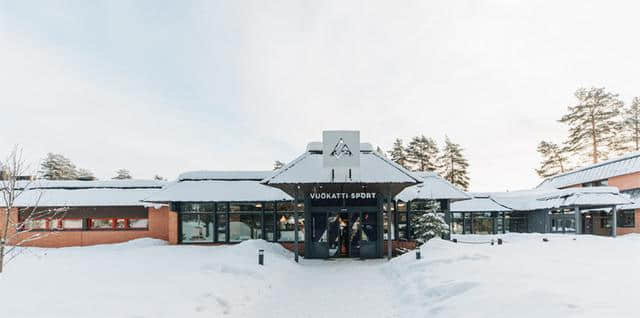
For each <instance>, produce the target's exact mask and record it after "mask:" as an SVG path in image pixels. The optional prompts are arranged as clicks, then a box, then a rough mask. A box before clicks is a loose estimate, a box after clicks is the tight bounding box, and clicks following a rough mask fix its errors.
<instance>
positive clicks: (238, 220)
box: [229, 212, 262, 242]
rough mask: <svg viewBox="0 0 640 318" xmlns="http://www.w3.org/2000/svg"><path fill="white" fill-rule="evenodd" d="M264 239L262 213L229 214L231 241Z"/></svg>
mask: <svg viewBox="0 0 640 318" xmlns="http://www.w3.org/2000/svg"><path fill="white" fill-rule="evenodd" d="M259 238H262V222H261V212H232V213H229V241H230V242H241V241H245V240H250V239H259Z"/></svg>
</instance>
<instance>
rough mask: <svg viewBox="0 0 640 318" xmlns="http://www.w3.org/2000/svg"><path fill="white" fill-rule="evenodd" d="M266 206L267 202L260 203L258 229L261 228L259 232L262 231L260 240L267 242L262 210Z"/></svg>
mask: <svg viewBox="0 0 640 318" xmlns="http://www.w3.org/2000/svg"><path fill="white" fill-rule="evenodd" d="M266 206H267V202H262V210H261V211H260V227H261V231H262V235H261V236H262V239H263V240H265V241H266V240H267V231H266V230H265V226H264V209H265V207H266Z"/></svg>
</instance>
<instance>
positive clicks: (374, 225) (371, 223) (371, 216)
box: [362, 212, 378, 242]
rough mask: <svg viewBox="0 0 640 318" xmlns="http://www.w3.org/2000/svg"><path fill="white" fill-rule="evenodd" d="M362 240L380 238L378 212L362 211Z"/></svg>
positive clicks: (374, 240) (372, 240)
mask: <svg viewBox="0 0 640 318" xmlns="http://www.w3.org/2000/svg"><path fill="white" fill-rule="evenodd" d="M362 240H363V241H369V242H376V241H377V240H378V220H377V219H376V213H370V212H362Z"/></svg>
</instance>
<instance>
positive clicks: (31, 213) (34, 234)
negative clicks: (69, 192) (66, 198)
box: [0, 146, 67, 273]
mask: <svg viewBox="0 0 640 318" xmlns="http://www.w3.org/2000/svg"><path fill="white" fill-rule="evenodd" d="M0 168H1V170H2V173H0V177H1V178H0V192H1V193H2V204H3V206H1V207H0V211H1V214H0V223H1V224H0V273H2V271H3V269H4V265H6V264H7V263H9V262H10V261H11V260H13V259H14V258H15V257H16V256H18V255H19V254H20V253H21V252H22V251H24V249H20V247H21V246H23V245H25V244H27V243H29V242H32V241H35V240H38V239H41V238H43V237H46V236H48V235H50V234H52V233H53V232H50V231H39V230H35V229H34V227H33V224H34V222H42V220H51V219H61V218H62V217H63V214H64V213H65V212H66V210H67V209H66V208H56V209H39V208H38V203H39V202H40V198H41V197H42V192H41V191H40V190H37V189H32V186H33V180H32V179H30V178H28V179H27V180H20V179H21V176H25V175H29V167H28V166H27V165H26V164H25V162H24V160H23V158H22V150H21V149H19V148H18V146H15V147H14V148H13V150H12V151H11V153H10V154H9V156H8V157H7V158H6V159H5V160H4V161H2V162H0ZM28 191H37V192H32V193H29V194H30V195H29V197H31V198H33V202H29V203H30V204H16V203H18V199H20V198H21V197H22V196H23V195H24V194H25V193H27V192H28ZM34 194H35V195H34ZM18 208H19V209H18ZM15 209H18V213H15V214H13V213H12V211H14V210H15Z"/></svg>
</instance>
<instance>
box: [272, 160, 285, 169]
mask: <svg viewBox="0 0 640 318" xmlns="http://www.w3.org/2000/svg"><path fill="white" fill-rule="evenodd" d="M284 166H285V163H284V162H282V161H280V160H276V161H275V162H274V163H273V171H276V170H278V169H281V168H282V167H284Z"/></svg>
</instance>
